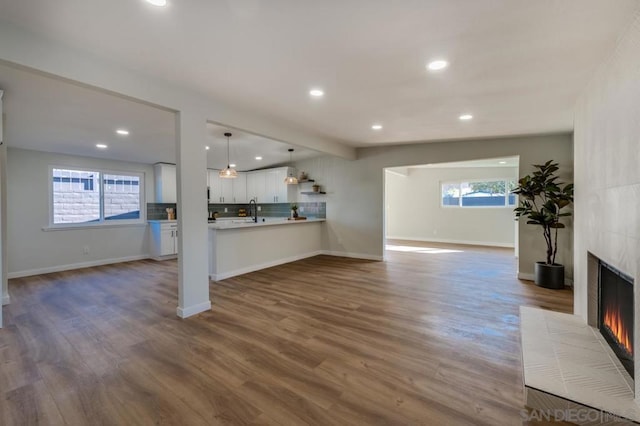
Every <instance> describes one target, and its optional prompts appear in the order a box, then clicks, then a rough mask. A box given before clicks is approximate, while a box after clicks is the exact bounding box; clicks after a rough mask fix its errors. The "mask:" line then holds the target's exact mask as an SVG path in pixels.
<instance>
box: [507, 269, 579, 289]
mask: <svg viewBox="0 0 640 426" xmlns="http://www.w3.org/2000/svg"><path fill="white" fill-rule="evenodd" d="M518 279H520V280H525V281H531V282H533V281H535V279H536V277H535V275H534V274H525V273H523V272H518ZM564 285H566V286H569V287H573V280H572V279H571V278H566V277H565V279H564Z"/></svg>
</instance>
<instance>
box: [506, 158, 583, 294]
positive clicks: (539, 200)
mask: <svg viewBox="0 0 640 426" xmlns="http://www.w3.org/2000/svg"><path fill="white" fill-rule="evenodd" d="M533 167H534V169H535V171H534V172H533V174H532V175H527V176H525V177H523V178H522V179H520V180H518V186H517V187H516V189H514V190H513V191H511V192H512V193H513V194H517V195H519V196H520V205H519V207H517V208H516V209H514V212H515V214H516V218H521V217H523V218H526V219H527V223H528V224H530V225H537V226H540V227H541V228H542V234H543V236H544V241H545V242H546V243H547V260H546V261H545V262H542V261H540V262H536V264H535V283H536V284H537V285H539V286H541V287H545V288H555V289H559V288H564V266H563V265H559V264H557V263H556V254H557V252H558V230H559V229H562V228H564V227H565V225H564V224H563V223H562V222H561V220H562V218H564V217H569V216H571V212H564V211H563V209H565V208H566V207H568V206H569V205H570V204H571V203H572V202H573V184H571V183H570V184H564V183H563V182H559V181H558V179H559V177H558V176H556V174H555V173H556V172H557V171H558V169H559V167H558V163H555V162H553V160H549V161H547V162H546V163H544V164H536V165H534V166H533Z"/></svg>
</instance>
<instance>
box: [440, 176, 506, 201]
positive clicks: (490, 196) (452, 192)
mask: <svg viewBox="0 0 640 426" xmlns="http://www.w3.org/2000/svg"><path fill="white" fill-rule="evenodd" d="M515 187H516V181H515V179H489V180H477V181H459V182H443V183H442V184H441V185H440V188H441V195H442V197H441V199H442V206H443V207H514V206H515V204H516V196H515V195H514V194H511V191H512V190H513V189H515Z"/></svg>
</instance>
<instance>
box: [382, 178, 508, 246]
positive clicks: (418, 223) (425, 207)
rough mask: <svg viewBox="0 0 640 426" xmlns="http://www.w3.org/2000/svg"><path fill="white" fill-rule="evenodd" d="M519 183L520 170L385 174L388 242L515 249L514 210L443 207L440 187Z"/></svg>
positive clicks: (503, 208) (505, 208)
mask: <svg viewBox="0 0 640 426" xmlns="http://www.w3.org/2000/svg"><path fill="white" fill-rule="evenodd" d="M492 178H499V179H504V178H507V179H514V180H515V179H517V178H518V169H517V168H516V167H463V168H411V169H409V170H408V174H407V175H406V176H402V175H398V174H396V173H393V172H389V171H387V172H386V173H385V196H386V200H385V203H386V214H387V217H386V221H387V229H386V234H387V238H398V239H408V240H419V241H441V242H458V243H467V244H482V245H491V246H499V247H513V244H514V238H515V237H514V234H515V221H514V215H513V207H501V208H500V207H484V208H459V207H442V206H441V194H440V183H441V182H450V181H461V180H474V179H492Z"/></svg>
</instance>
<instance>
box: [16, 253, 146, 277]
mask: <svg viewBox="0 0 640 426" xmlns="http://www.w3.org/2000/svg"><path fill="white" fill-rule="evenodd" d="M142 259H149V255H148V254H143V255H137V256H128V257H120V258H117V259H103V260H93V261H90V262H80V263H71V264H67V265H58V266H50V267H47V268H38V269H28V270H26V271H17V272H9V273H8V274H7V278H9V279H11V278H22V277H30V276H32V275H40V274H50V273H52V272H62V271H71V270H73V269H81V268H90V267H92V266H102V265H110V264H112V263H122V262H132V261H134V260H142Z"/></svg>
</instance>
